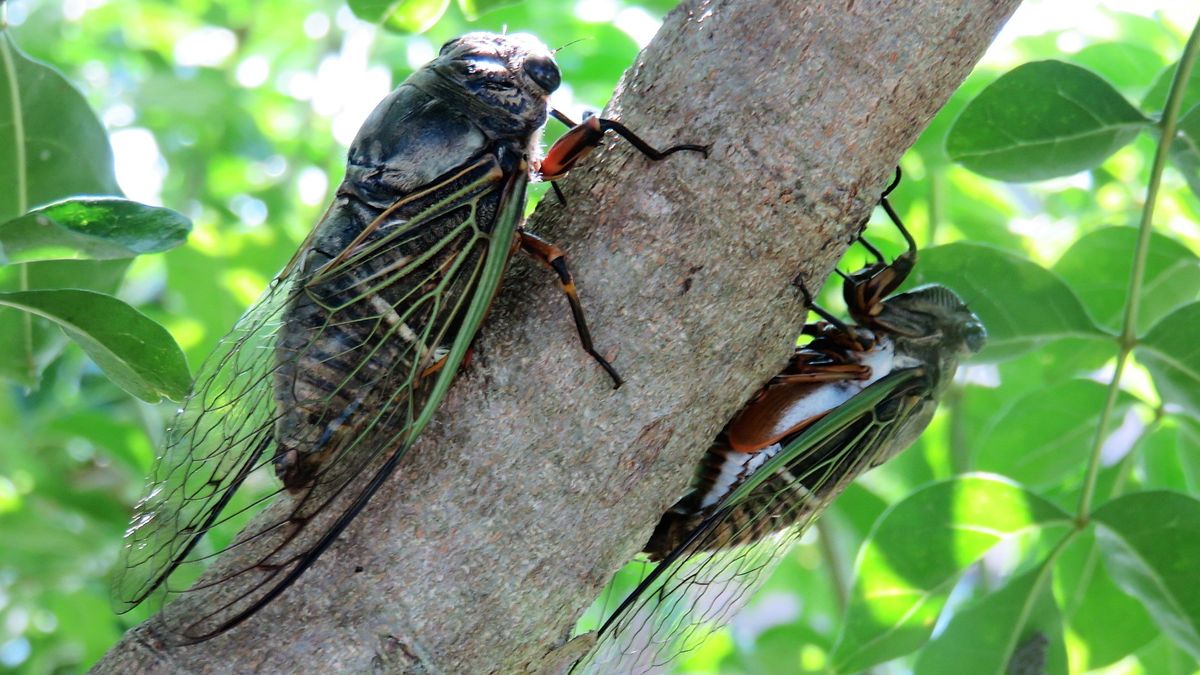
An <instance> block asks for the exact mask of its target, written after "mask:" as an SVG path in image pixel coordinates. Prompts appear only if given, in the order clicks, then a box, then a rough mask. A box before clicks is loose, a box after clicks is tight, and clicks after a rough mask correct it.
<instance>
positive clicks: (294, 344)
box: [114, 156, 526, 641]
mask: <svg viewBox="0 0 1200 675" xmlns="http://www.w3.org/2000/svg"><path fill="white" fill-rule="evenodd" d="M525 182H526V177H525V175H524V174H523V173H519V172H518V173H515V174H505V173H503V172H502V171H501V170H500V169H499V167H498V164H497V162H496V160H495V159H494V158H493V157H491V156H485V157H484V158H483V159H482V160H480V161H479V162H477V163H476V164H473V165H471V166H469V167H467V168H465V169H463V170H461V171H459V172H455V173H453V174H452V175H448V176H445V177H443V178H442V179H439V180H438V181H435V183H433V184H431V185H430V186H429V187H428V188H426V189H424V190H419V191H417V192H415V193H414V194H412V195H408V196H406V197H404V198H402V199H401V200H399V201H397V202H395V203H394V204H392V205H391V206H389V207H387V208H385V209H382V210H379V209H375V210H371V209H370V207H369V205H367V204H365V203H364V202H362V201H361V200H358V199H356V198H355V197H354V196H353V195H339V201H338V202H337V203H335V206H334V207H333V208H332V209H331V211H330V214H329V215H327V217H326V218H325V219H324V220H323V221H322V223H321V225H319V226H318V229H317V230H316V231H315V232H314V236H313V237H310V241H309V242H308V243H307V244H306V247H305V248H303V249H302V250H301V252H300V254H298V258H297V260H294V261H293V263H292V264H290V265H289V266H288V267H287V268H286V269H285V270H284V272H283V273H282V274H281V275H280V277H279V278H277V279H276V280H275V282H273V283H272V285H271V287H270V288H269V289H268V291H267V292H266V294H265V295H264V296H263V298H262V299H260V300H259V301H258V302H257V303H256V304H255V305H254V307H253V308H252V309H251V310H250V311H249V312H247V314H246V315H245V316H244V317H243V318H242V319H241V320H240V321H239V322H238V324H237V325H236V326H235V328H234V329H233V331H232V332H231V333H230V334H229V335H228V336H226V338H225V339H223V340H222V341H221V343H220V344H219V346H218V347H217V349H216V351H215V352H214V353H213V355H212V356H211V357H209V359H207V360H206V362H205V364H204V365H203V366H202V367H201V370H200V374H199V377H198V378H197V383H196V386H195V388H194V391H193V393H192V394H191V396H190V397H189V398H188V399H187V401H186V402H185V403H184V406H183V408H182V409H181V410H180V412H179V413H178V415H177V417H176V419H175V422H174V424H172V426H171V428H170V429H169V431H168V433H167V438H166V442H165V447H164V452H163V454H162V456H161V457H160V458H159V459H158V461H157V462H156V464H155V466H154V469H153V473H152V475H151V478H150V484H149V487H148V488H147V491H146V494H145V497H144V498H143V499H142V500H141V501H140V502H139V504H138V506H137V508H136V510H135V513H134V517H133V521H132V523H131V525H130V528H129V530H128V532H127V534H126V546H125V549H124V554H123V559H122V561H121V564H120V565H119V567H118V570H119V571H118V573H117V576H116V579H115V585H114V590H115V595H116V598H117V602H118V603H119V604H120V606H121V608H122V609H129V608H131V607H133V606H134V605H137V604H138V603H140V602H142V601H143V600H145V599H147V598H148V597H151V596H152V595H155V596H159V599H162V600H167V601H171V600H174V599H176V598H184V599H185V601H183V602H177V603H173V604H172V605H171V606H169V607H168V608H167V611H165V612H164V614H163V618H164V620H165V621H166V623H167V625H168V627H169V629H170V630H171V632H173V633H175V634H176V635H178V636H179V638H180V639H181V640H184V641H192V640H199V639H205V638H207V637H211V636H212V635H215V634H217V633H220V632H222V631H224V630H226V629H228V628H229V627H231V626H233V625H236V624H237V623H239V622H240V621H242V620H244V619H245V618H247V617H248V616H250V615H252V614H253V613H254V612H255V611H257V610H258V609H259V608H261V607H262V606H263V605H265V604H266V603H268V602H270V600H272V599H273V598H274V597H276V596H277V595H278V594H279V593H281V592H282V591H283V590H284V589H285V588H287V586H289V585H290V584H291V583H292V582H293V581H294V580H295V579H296V578H297V577H298V576H299V575H300V574H301V573H302V572H303V571H304V570H305V569H306V568H307V567H308V566H309V565H311V564H312V562H313V561H314V560H316V558H317V557H318V556H319V555H320V554H321V553H322V552H323V551H324V550H325V549H326V548H328V546H329V545H330V544H332V542H333V541H334V540H335V539H336V537H337V536H338V534H339V533H340V532H341V531H342V530H343V529H344V528H345V527H346V525H348V524H349V522H350V520H352V519H353V518H354V516H355V515H357V513H358V512H359V511H360V510H361V509H362V508H363V506H364V505H365V504H366V502H367V500H368V499H369V498H370V496H371V495H372V494H373V493H374V492H375V491H376V490H377V489H378V487H379V485H380V484H382V482H383V480H384V479H386V478H387V476H388V474H389V473H390V472H391V470H392V469H393V468H394V467H395V465H396V463H397V462H398V461H399V459H400V457H401V456H402V455H403V454H404V452H405V451H406V450H407V449H408V448H409V447H410V446H411V445H412V443H413V441H414V440H415V439H416V437H417V435H418V434H419V433H420V431H421V430H422V429H423V427H424V426H425V424H426V423H427V422H428V420H429V418H430V416H431V415H432V412H433V410H434V409H435V408H436V406H437V405H438V403H439V402H440V399H441V397H442V396H443V395H444V393H445V391H446V389H447V388H448V387H449V383H450V380H451V378H452V377H453V375H454V372H455V371H456V370H457V368H458V365H459V364H460V363H461V361H462V358H463V356H464V354H465V352H466V349H467V346H468V343H469V342H470V341H471V339H472V338H473V337H474V332H475V329H476V328H477V326H478V323H479V321H481V320H482V314H483V313H484V312H486V308H487V304H488V303H489V302H490V299H491V297H492V294H493V291H494V290H495V286H496V284H498V281H499V272H500V271H502V269H503V265H504V260H503V259H501V260H497V257H500V258H506V257H507V254H508V251H509V248H510V242H511V237H512V235H513V231H514V230H515V228H516V225H517V218H518V216H519V214H520V206H521V202H522V201H523V197H524V188H525ZM355 223H362V225H359V226H356V225H355ZM272 474H273V475H272ZM280 482H282V483H283V485H282V486H280V485H279V483H280ZM240 488H245V489H240ZM276 497H278V499H276ZM268 502H273V503H272V504H271V506H270V508H269V509H267V512H266V513H265V514H263V515H262V516H259V517H257V518H253V520H251V517H252V516H254V515H255V514H256V513H257V512H259V511H260V510H261V508H260V507H261V506H262V505H263V504H266V503H268ZM247 522H249V523H250V524H249V527H246V528H245V529H242V531H241V533H240V534H238V535H237V536H236V538H234V539H233V540H232V541H230V536H231V534H230V533H232V532H235V531H237V529H238V528H241V527H242V526H243V525H245V524H246V523H247ZM218 554H224V555H222V558H221V560H220V562H219V563H218V564H217V565H215V566H213V567H212V568H211V569H209V570H208V571H207V572H206V573H204V575H203V577H200V578H199V581H198V582H197V583H193V582H195V580H196V579H197V577H199V575H200V573H201V571H202V570H203V569H204V568H205V567H207V563H208V562H209V561H210V560H211V559H213V558H215V557H216V556H217V555H218Z"/></svg>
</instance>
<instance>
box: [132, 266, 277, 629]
mask: <svg viewBox="0 0 1200 675" xmlns="http://www.w3.org/2000/svg"><path fill="white" fill-rule="evenodd" d="M294 287H295V276H294V275H292V276H281V277H279V278H277V279H276V280H275V281H274V282H272V283H271V285H270V287H269V288H268V289H267V290H266V292H265V293H264V294H263V295H262V297H261V298H259V300H258V301H257V302H255V304H254V305H253V306H252V307H251V308H250V309H249V310H248V311H247V312H246V313H245V314H244V315H243V316H242V318H241V319H239V320H238V322H237V324H236V325H235V326H234V327H233V329H232V330H231V331H230V332H229V333H228V334H227V335H226V336H225V337H223V338H222V339H221V340H220V341H219V342H218V344H217V346H216V348H215V349H214V350H213V352H212V354H211V355H210V356H209V357H208V358H207V359H205V361H204V363H203V364H201V366H200V369H199V372H198V373H197V376H196V380H195V383H194V385H193V387H192V391H191V392H190V393H189V394H188V396H187V398H186V399H185V400H184V402H183V405H182V407H181V408H180V409H179V410H178V412H177V413H176V415H175V418H174V420H173V421H172V423H171V425H170V426H169V427H168V428H167V430H166V433H165V435H164V440H163V451H162V454H161V455H160V456H159V457H158V458H157V459H156V460H155V462H154V466H153V468H152V469H151V473H150V477H149V479H148V482H147V488H146V490H145V492H144V494H143V497H142V498H141V499H140V500H139V501H138V503H137V505H136V507H135V508H134V513H133V518H132V520H131V522H130V526H129V528H128V530H127V531H126V533H125V546H124V549H123V551H122V555H121V560H120V562H119V564H118V565H117V567H116V573H115V576H114V579H113V595H114V600H115V602H116V604H117V609H118V611H120V612H125V611H128V610H130V609H132V608H133V607H134V606H136V605H138V604H140V603H141V602H142V601H144V600H146V599H147V598H148V597H149V596H150V595H151V594H152V593H153V592H154V591H155V590H156V589H158V588H159V587H161V585H162V584H163V582H164V581H165V580H166V579H167V577H168V576H170V574H171V573H172V572H173V571H174V570H175V569H176V568H177V567H178V566H179V565H180V564H181V563H182V562H183V561H184V559H185V558H186V557H187V556H188V554H189V553H190V552H191V551H192V550H193V548H194V547H195V546H196V545H197V544H198V543H199V541H200V539H201V537H203V535H204V534H205V532H207V531H208V530H209V529H210V528H211V527H212V525H213V523H214V522H215V520H216V518H217V517H218V515H219V514H220V512H221V510H222V509H224V508H225V507H226V506H227V505H228V503H229V501H230V499H231V498H232V496H233V494H234V492H235V491H236V490H237V489H238V488H239V487H240V486H241V485H242V484H243V483H244V482H245V481H246V479H247V478H248V477H249V475H250V474H252V473H253V472H254V471H255V470H256V469H259V468H261V467H262V464H263V461H264V458H266V459H269V457H270V455H269V453H265V451H266V450H267V449H268V448H269V447H270V441H271V430H272V426H273V425H274V421H275V416H276V413H275V406H274V403H273V397H272V371H273V370H274V367H275V363H274V359H273V356H272V354H273V347H274V342H275V332H276V330H277V329H278V327H279V325H280V322H281V315H282V312H283V308H284V307H285V305H286V304H287V299H288V297H289V296H290V295H291V293H292V292H293V289H294Z"/></svg>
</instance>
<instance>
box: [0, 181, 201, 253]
mask: <svg viewBox="0 0 1200 675" xmlns="http://www.w3.org/2000/svg"><path fill="white" fill-rule="evenodd" d="M191 229H192V223H191V221H190V220H188V219H187V218H185V217H184V216H183V215H182V214H180V213H178V212H176V211H172V210H171V209H165V208H162V207H158V206H147V205H145V204H140V203H138V202H133V201H129V200H128V199H118V198H115V197H101V198H86V197H85V198H77V199H68V200H65V201H61V202H56V203H54V204H50V205H48V206H43V207H41V208H38V209H34V210H33V211H30V212H29V213H26V214H25V215H23V216H20V217H18V218H15V219H13V220H10V221H8V222H7V223H0V252H2V253H3V254H4V255H6V256H7V257H8V260H7V262H29V261H33V260H62V259H79V258H84V259H91V260H111V259H117V258H131V257H133V256H136V255H141V254H143V253H158V252H161V251H166V250H168V249H171V248H174V247H176V246H179V245H180V244H182V243H183V242H184V241H186V240H187V235H188V232H189V231H191ZM0 262H4V261H0Z"/></svg>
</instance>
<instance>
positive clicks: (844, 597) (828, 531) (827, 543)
mask: <svg viewBox="0 0 1200 675" xmlns="http://www.w3.org/2000/svg"><path fill="white" fill-rule="evenodd" d="M817 543H818V544H819V545H820V547H821V557H822V558H824V559H825V567H827V568H829V581H830V583H831V584H833V597H834V600H836V601H837V606H838V610H839V611H840V612H841V613H842V615H843V616H844V615H845V614H846V604H847V602H849V597H850V584H849V582H848V581H847V580H846V575H845V574H844V573H843V564H842V556H841V555H840V554H839V552H838V550H837V542H835V541H834V540H833V528H832V527H830V525H829V523H828V522H827V521H826V519H825V518H818V519H817Z"/></svg>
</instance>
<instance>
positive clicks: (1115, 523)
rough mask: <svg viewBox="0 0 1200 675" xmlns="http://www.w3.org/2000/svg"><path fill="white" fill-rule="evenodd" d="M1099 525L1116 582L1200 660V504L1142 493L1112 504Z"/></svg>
mask: <svg viewBox="0 0 1200 675" xmlns="http://www.w3.org/2000/svg"><path fill="white" fill-rule="evenodd" d="M1093 520H1094V521H1095V523H1096V524H1097V531H1096V536H1097V538H1098V539H1099V541H1100V544H1101V546H1103V547H1104V551H1105V563H1106V564H1107V565H1108V571H1109V572H1110V573H1111V574H1112V576H1113V579H1114V580H1115V581H1116V582H1117V584H1118V585H1120V586H1121V588H1123V589H1125V592H1127V593H1129V594H1130V595H1132V596H1134V597H1135V598H1137V599H1138V600H1139V601H1141V603H1142V605H1143V606H1144V607H1145V608H1146V610H1147V611H1149V613H1150V616H1151V617H1152V618H1153V619H1154V621H1155V622H1156V623H1157V624H1158V626H1159V628H1161V629H1162V631H1163V632H1164V633H1166V634H1167V635H1169V636H1170V637H1171V639H1173V640H1174V641H1175V643H1176V644H1178V645H1179V646H1180V647H1182V648H1183V649H1185V650H1186V651H1187V652H1188V653H1190V654H1191V655H1192V656H1193V657H1197V658H1200V584H1197V583H1196V564H1197V561H1198V560H1200V501H1197V500H1196V499H1193V498H1192V497H1189V496H1186V495H1182V494H1179V493H1177V492H1141V493H1138V494H1132V495H1127V496H1124V497H1119V498H1117V499H1114V500H1113V501H1111V502H1108V503H1107V504H1105V505H1104V506H1102V507H1100V508H1099V509H1098V510H1097V511H1096V512H1095V514H1094V515H1093Z"/></svg>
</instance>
